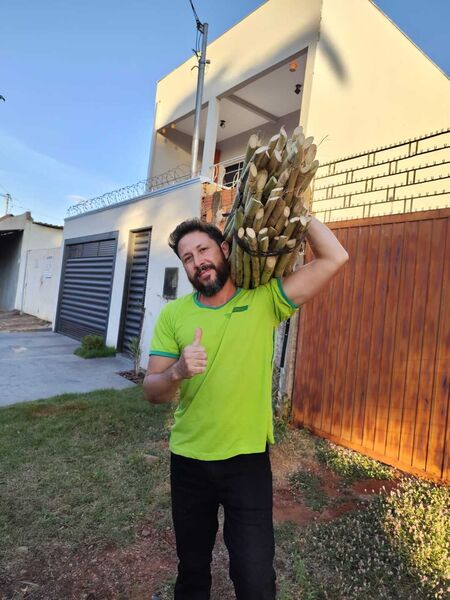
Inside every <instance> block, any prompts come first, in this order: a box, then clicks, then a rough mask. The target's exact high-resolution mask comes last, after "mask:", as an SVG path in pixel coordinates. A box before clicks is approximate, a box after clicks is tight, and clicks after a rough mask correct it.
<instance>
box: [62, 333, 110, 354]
mask: <svg viewBox="0 0 450 600" xmlns="http://www.w3.org/2000/svg"><path fill="white" fill-rule="evenodd" d="M73 353H74V354H76V355H77V356H80V357H81V358H102V357H106V356H115V355H116V349H115V348H114V346H106V345H105V342H104V339H103V337H102V336H101V335H85V336H84V337H83V338H82V340H81V346H79V347H78V348H76V349H75V350H74V352H73Z"/></svg>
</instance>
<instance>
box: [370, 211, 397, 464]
mask: <svg viewBox="0 0 450 600" xmlns="http://www.w3.org/2000/svg"><path fill="white" fill-rule="evenodd" d="M388 227H392V241H391V244H392V251H391V256H390V261H389V265H387V271H386V277H387V279H388V292H387V296H386V316H385V321H384V328H383V350H382V354H381V370H380V386H379V396H378V407H377V416H376V421H375V441H374V450H375V451H376V452H379V453H380V454H384V453H385V451H386V437H387V436H386V433H387V424H388V415H389V402H390V392H391V379H392V365H393V359H394V342H395V324H396V321H397V310H398V291H399V285H400V268H401V256H402V248H403V230H404V223H394V224H393V225H392V226H391V225H389V226H388Z"/></svg>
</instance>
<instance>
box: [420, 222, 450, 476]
mask: <svg viewBox="0 0 450 600" xmlns="http://www.w3.org/2000/svg"><path fill="white" fill-rule="evenodd" d="M430 268H431V271H430V290H431V289H434V294H435V297H436V303H435V304H434V306H436V307H437V311H436V312H437V314H436V318H437V320H438V338H437V353H436V361H435V369H434V386H433V397H432V404H431V418H430V429H429V434H428V450H427V459H426V466H425V469H426V471H427V473H429V474H430V475H434V476H437V477H442V476H443V465H444V449H445V430H446V427H447V426H448V423H447V414H448V408H449V407H448V404H449V389H450V290H449V287H450V227H449V219H442V220H439V221H435V222H434V223H433V242H432V246H431V265H430ZM439 291H441V293H439ZM438 301H440V302H439V304H438ZM439 316H440V318H439Z"/></svg>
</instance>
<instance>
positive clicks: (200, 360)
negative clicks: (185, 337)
mask: <svg viewBox="0 0 450 600" xmlns="http://www.w3.org/2000/svg"><path fill="white" fill-rule="evenodd" d="M202 334H203V332H202V330H201V329H200V328H198V329H196V330H195V337H194V341H193V342H192V344H190V345H189V346H186V347H185V348H184V350H183V352H182V353H181V356H180V358H179V360H178V362H177V363H176V365H175V368H176V371H177V374H178V376H179V377H180V378H181V379H190V378H191V377H193V376H194V375H197V374H198V373H204V372H205V370H206V360H207V356H206V352H205V348H204V347H203V346H202V345H201V341H202Z"/></svg>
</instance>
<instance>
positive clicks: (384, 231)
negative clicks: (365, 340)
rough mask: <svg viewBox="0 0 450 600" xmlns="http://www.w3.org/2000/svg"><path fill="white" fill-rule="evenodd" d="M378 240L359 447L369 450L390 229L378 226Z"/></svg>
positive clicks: (371, 446) (374, 411)
mask: <svg viewBox="0 0 450 600" xmlns="http://www.w3.org/2000/svg"><path fill="white" fill-rule="evenodd" d="M380 227H381V232H380V239H379V247H378V252H377V257H378V260H377V262H378V264H377V278H376V284H375V292H374V296H375V298H376V302H375V306H374V310H373V316H372V337H371V342H370V369H369V375H368V378H367V394H366V411H365V414H364V431H363V441H362V444H363V446H364V447H365V448H369V449H372V450H373V446H374V442H375V423H376V416H377V405H378V390H379V386H380V371H381V355H382V350H383V325H384V319H385V312H386V295H387V277H386V267H387V265H389V261H390V256H391V236H392V227H390V228H389V227H386V226H384V227H383V226H380Z"/></svg>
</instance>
